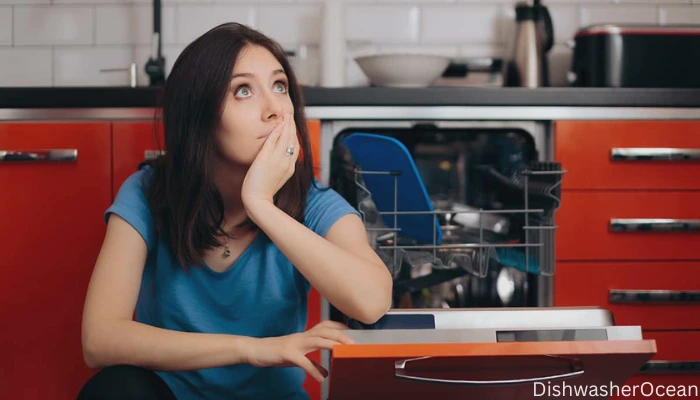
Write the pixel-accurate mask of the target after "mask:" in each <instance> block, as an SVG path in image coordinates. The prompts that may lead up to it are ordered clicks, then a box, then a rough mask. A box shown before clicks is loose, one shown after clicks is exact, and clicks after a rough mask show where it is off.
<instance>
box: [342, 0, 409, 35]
mask: <svg viewBox="0 0 700 400" xmlns="http://www.w3.org/2000/svg"><path fill="white" fill-rule="evenodd" d="M419 25H420V9H419V8H418V7H416V6H399V5H396V6H393V5H348V6H347V14H346V18H345V34H346V36H347V39H348V40H360V41H362V40H369V41H374V42H377V43H414V42H417V41H418V29H419Z"/></svg>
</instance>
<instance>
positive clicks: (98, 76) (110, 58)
mask: <svg viewBox="0 0 700 400" xmlns="http://www.w3.org/2000/svg"><path fill="white" fill-rule="evenodd" d="M132 62H134V55H133V51H132V49H131V47H127V46H119V47H92V48H90V47H88V48H85V47H80V48H68V47H66V48H56V49H55V50H54V85H55V86H128V85H129V72H128V68H129V65H130V64H131V63H132ZM108 68H127V71H118V72H100V70H101V69H108Z"/></svg>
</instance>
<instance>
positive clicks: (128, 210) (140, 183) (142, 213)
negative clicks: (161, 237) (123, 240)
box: [104, 167, 156, 251]
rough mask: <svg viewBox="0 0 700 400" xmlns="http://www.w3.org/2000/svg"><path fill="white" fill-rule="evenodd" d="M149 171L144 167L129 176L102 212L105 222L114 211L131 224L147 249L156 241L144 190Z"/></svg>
mask: <svg viewBox="0 0 700 400" xmlns="http://www.w3.org/2000/svg"><path fill="white" fill-rule="evenodd" d="M151 172H152V170H151V169H150V167H145V168H143V169H141V170H139V171H137V172H135V173H134V174H132V175H131V176H129V178H127V179H126V180H125V181H124V183H123V184H122V186H121V188H120V189H119V192H118V193H117V197H116V198H115V199H114V203H112V205H111V206H110V207H109V208H108V209H107V211H105V214H104V219H105V223H106V222H107V221H108V220H109V214H111V213H114V214H116V215H118V216H120V217H121V218H122V219H124V220H125V221H126V222H127V223H129V224H130V225H131V226H133V227H134V229H136V231H137V232H138V233H139V234H140V235H141V237H143V240H144V241H145V242H146V246H147V247H148V250H149V251H150V250H151V249H152V248H153V247H154V245H155V243H156V233H155V226H154V224H153V217H152V215H151V211H150V207H149V205H148V200H147V199H146V194H145V191H144V183H145V180H146V179H147V178H148V177H150V175H151Z"/></svg>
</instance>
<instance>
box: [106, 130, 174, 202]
mask: <svg viewBox="0 0 700 400" xmlns="http://www.w3.org/2000/svg"><path fill="white" fill-rule="evenodd" d="M112 135H113V137H112V143H113V144H112V146H113V150H112V151H113V156H114V179H113V181H112V187H113V189H112V190H113V195H114V196H116V195H117V192H118V191H119V188H120V187H121V185H122V183H124V181H125V180H126V178H128V177H129V175H131V174H133V173H134V172H136V171H137V170H138V166H139V164H140V163H142V162H143V161H145V160H146V159H147V158H150V157H154V156H156V155H158V154H159V152H160V151H161V150H163V149H164V146H163V124H160V123H159V124H157V125H156V124H154V123H153V122H152V121H137V122H115V123H114V124H113V125H112Z"/></svg>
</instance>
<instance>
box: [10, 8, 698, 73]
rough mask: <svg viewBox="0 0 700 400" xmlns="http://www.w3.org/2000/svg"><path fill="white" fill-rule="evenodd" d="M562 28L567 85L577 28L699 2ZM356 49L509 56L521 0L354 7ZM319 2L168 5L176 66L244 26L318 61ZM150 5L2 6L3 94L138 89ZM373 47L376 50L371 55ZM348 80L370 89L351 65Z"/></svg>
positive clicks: (558, 17)
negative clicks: (229, 28) (219, 35)
mask: <svg viewBox="0 0 700 400" xmlns="http://www.w3.org/2000/svg"><path fill="white" fill-rule="evenodd" d="M543 2H544V3H545V4H546V5H548V6H549V8H550V11H551V13H552V18H553V21H554V25H555V36H556V42H557V45H556V46H555V48H554V49H553V51H552V53H551V62H552V75H553V77H552V84H553V85H564V84H565V75H566V71H567V70H568V66H569V62H570V57H571V55H570V52H569V50H568V48H567V47H566V46H565V45H564V43H565V42H566V41H567V40H568V39H570V38H572V36H573V34H574V32H575V31H576V29H578V28H579V27H581V26H585V25H588V24H591V23H597V22H638V23H661V24H674V23H698V24H700V0H578V1H574V0H544V1H543ZM346 3H347V7H348V9H347V12H346V21H345V23H346V31H347V38H348V40H350V41H351V42H350V50H351V51H354V53H353V54H357V52H359V51H368V50H370V51H385V50H399V51H400V50H403V49H410V50H419V51H437V52H440V53H444V54H450V55H455V56H502V55H503V51H504V48H505V45H506V41H507V40H508V38H510V37H511V32H512V29H513V22H512V21H513V18H514V11H513V5H514V3H515V1H514V0H490V1H489V0H415V1H409V0H346ZM321 4H322V3H321V1H320V0H259V1H255V0H164V1H163V17H162V26H163V42H164V53H165V57H166V59H167V64H168V65H167V67H168V68H169V67H170V66H171V65H172V63H173V62H174V61H175V59H176V57H177V55H178V54H179V53H180V52H181V51H182V49H183V48H184V46H185V45H186V44H187V43H188V42H190V41H191V40H192V39H194V38H195V37H197V36H198V35H200V34H202V33H203V32H204V31H206V30H207V29H209V28H212V27H213V26H215V25H216V24H219V23H221V22H226V21H239V22H243V23H246V24H248V25H250V26H252V27H254V28H257V29H260V30H261V31H263V32H265V33H267V34H269V35H271V36H272V37H273V38H275V39H276V40H278V41H279V42H280V43H282V44H283V45H284V46H285V47H286V48H289V49H296V48H298V46H300V45H303V44H306V45H309V52H310V54H311V57H312V58H313V57H318V44H319V31H320V29H319V28H320V16H321ZM151 13H152V11H151V3H150V1H147V0H133V1H129V0H0V86H84V85H90V86H95V85H126V84H127V83H128V78H127V74H126V73H125V72H116V73H114V72H112V73H101V72H99V70H100V69H103V68H118V67H126V66H128V65H129V64H130V63H131V62H134V61H135V62H136V63H137V64H138V69H139V71H140V75H139V85H146V84H147V83H148V79H147V76H146V75H145V73H144V72H143V66H144V64H145V62H146V60H147V59H148V54H149V49H150V46H149V43H150V33H151V31H152V17H151ZM368 42H369V43H371V44H370V45H369V48H368ZM349 60H350V61H349V65H348V69H347V75H348V76H347V81H348V83H349V84H351V85H362V84H365V83H366V79H365V77H364V76H363V74H362V72H361V71H360V70H359V68H358V67H357V66H356V65H355V64H354V62H353V61H351V58H350V57H349Z"/></svg>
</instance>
